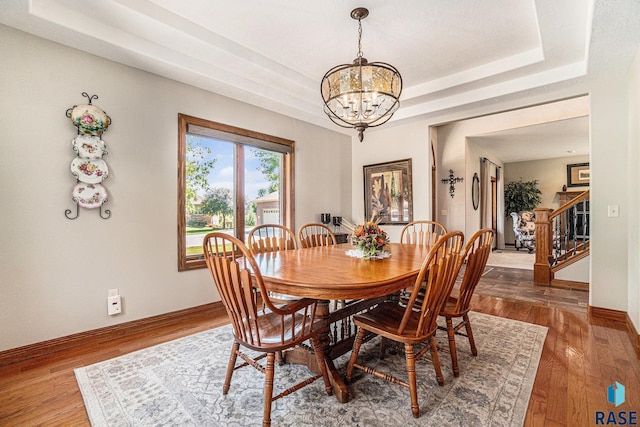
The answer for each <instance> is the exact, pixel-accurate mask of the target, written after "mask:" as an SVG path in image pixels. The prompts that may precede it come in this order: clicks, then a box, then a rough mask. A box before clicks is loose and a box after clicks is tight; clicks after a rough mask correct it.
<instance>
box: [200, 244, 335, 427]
mask: <svg viewBox="0 0 640 427" xmlns="http://www.w3.org/2000/svg"><path fill="white" fill-rule="evenodd" d="M203 249H204V255H205V261H206V264H207V267H209V271H210V272H211V276H212V277H213V281H214V282H215V284H216V288H217V289H218V293H219V294H220V297H221V299H222V303H223V304H224V308H225V309H226V311H227V315H228V316H229V318H230V319H231V323H232V326H233V337H234V341H233V345H232V348H231V355H230V357H229V363H228V365H227V373H226V377H225V380H224V386H223V388H222V393H223V394H225V395H226V394H227V392H228V391H229V388H230V386H231V378H232V376H233V373H234V371H235V370H237V369H240V368H242V367H245V366H252V367H254V368H256V369H257V370H258V371H261V372H262V373H264V374H265V380H264V410H263V417H262V425H263V426H269V425H271V403H272V402H273V401H275V400H278V399H280V398H281V397H284V396H286V395H288V394H290V393H292V392H294V391H296V390H298V389H300V388H302V387H304V386H306V385H308V384H311V383H312V382H314V381H315V380H317V379H318V378H321V377H322V378H323V380H324V386H325V390H326V391H327V394H328V395H331V394H332V389H331V383H330V382H329V376H328V373H327V367H326V365H325V361H324V355H323V352H322V348H321V346H320V341H319V339H318V334H319V333H320V332H321V331H322V330H323V329H324V328H325V326H326V323H325V322H324V321H323V320H321V319H319V318H318V317H316V307H317V303H318V301H317V300H314V299H307V298H305V299H299V300H298V301H295V302H293V303H291V304H289V305H286V306H283V307H279V306H276V305H275V304H273V303H272V302H271V299H270V298H269V296H268V293H267V291H266V289H265V285H264V282H263V280H262V275H261V273H260V269H259V267H258V264H257V263H256V261H255V259H254V258H253V255H252V254H251V252H250V251H249V249H248V248H247V247H246V246H245V245H244V243H242V242H241V241H240V240H238V239H237V238H235V237H233V236H231V235H229V234H226V233H219V232H214V233H209V234H207V235H206V236H205V237H204V243H203ZM256 288H257V290H258V291H259V292H260V294H261V295H262V300H263V303H264V304H266V306H267V309H268V310H260V309H259V307H258V305H259V304H260V302H259V300H260V298H259V295H258V292H257V291H256ZM307 340H310V341H311V344H312V346H313V350H314V353H315V357H316V361H317V363H318V367H319V368H320V371H321V373H320V374H317V375H312V376H311V377H308V378H305V379H304V380H303V381H301V382H299V383H298V384H296V385H294V386H292V387H290V388H288V389H286V390H284V391H283V392H281V393H280V394H278V395H276V396H273V392H274V365H275V355H276V352H279V351H282V350H286V349H289V348H293V347H295V346H297V345H299V344H301V343H303V342H305V341H307ZM241 346H242V347H244V348H247V349H250V350H253V351H256V352H259V353H260V355H259V356H257V357H253V358H252V357H250V356H249V355H247V354H245V353H243V351H242V350H241V348H240V347H241ZM238 356H240V358H241V359H242V360H244V362H246V363H243V364H240V365H238V366H236V360H237V358H238ZM265 356H266V364H264V362H260V361H261V360H262V359H264V358H265ZM238 403H239V404H247V403H249V402H244V403H243V402H238Z"/></svg>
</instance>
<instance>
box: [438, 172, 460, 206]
mask: <svg viewBox="0 0 640 427" xmlns="http://www.w3.org/2000/svg"><path fill="white" fill-rule="evenodd" d="M463 181H464V178H460V177H457V176H455V175H454V173H453V169H449V178H445V179H442V183H443V184H449V195H450V196H451V198H452V199H453V197H454V194H455V192H456V184H457V183H459V182H463Z"/></svg>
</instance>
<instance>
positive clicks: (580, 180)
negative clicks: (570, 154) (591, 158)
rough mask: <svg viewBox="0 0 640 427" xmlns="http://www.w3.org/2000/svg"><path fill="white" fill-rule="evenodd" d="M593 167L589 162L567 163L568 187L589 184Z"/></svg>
mask: <svg viewBox="0 0 640 427" xmlns="http://www.w3.org/2000/svg"><path fill="white" fill-rule="evenodd" d="M590 178H591V169H589V163H574V164H572V165H567V187H584V186H588V185H589V181H590Z"/></svg>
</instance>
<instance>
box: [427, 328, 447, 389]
mask: <svg viewBox="0 0 640 427" xmlns="http://www.w3.org/2000/svg"><path fill="white" fill-rule="evenodd" d="M429 348H430V349H431V361H432V362H433V368H434V369H435V370H436V379H437V380H438V384H440V385H441V386H443V385H444V376H443V375H442V368H440V357H439V356H438V346H437V345H436V339H435V338H434V337H431V338H429Z"/></svg>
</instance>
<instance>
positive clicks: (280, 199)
mask: <svg viewBox="0 0 640 427" xmlns="http://www.w3.org/2000/svg"><path fill="white" fill-rule="evenodd" d="M293 148H294V142H293V141H290V140H286V139H282V138H278V137H275V136H270V135H265V134H261V133H258V132H253V131H250V130H246V129H240V128H236V127H233V126H228V125H224V124H220V123H216V122H212V121H209V120H204V119H199V118H196V117H191V116H187V115H184V114H178V270H179V271H184V270H192V269H195V268H203V267H205V262H204V259H203V255H202V239H203V237H204V236H205V234H207V233H208V232H211V231H223V232H226V233H229V234H232V235H234V236H235V237H237V238H239V239H240V240H242V241H243V242H246V236H247V235H248V234H249V231H250V230H251V229H252V228H253V227H254V226H256V225H259V224H266V223H278V224H283V225H286V226H288V227H290V228H293V165H294V161H293V156H294V153H293Z"/></svg>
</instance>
